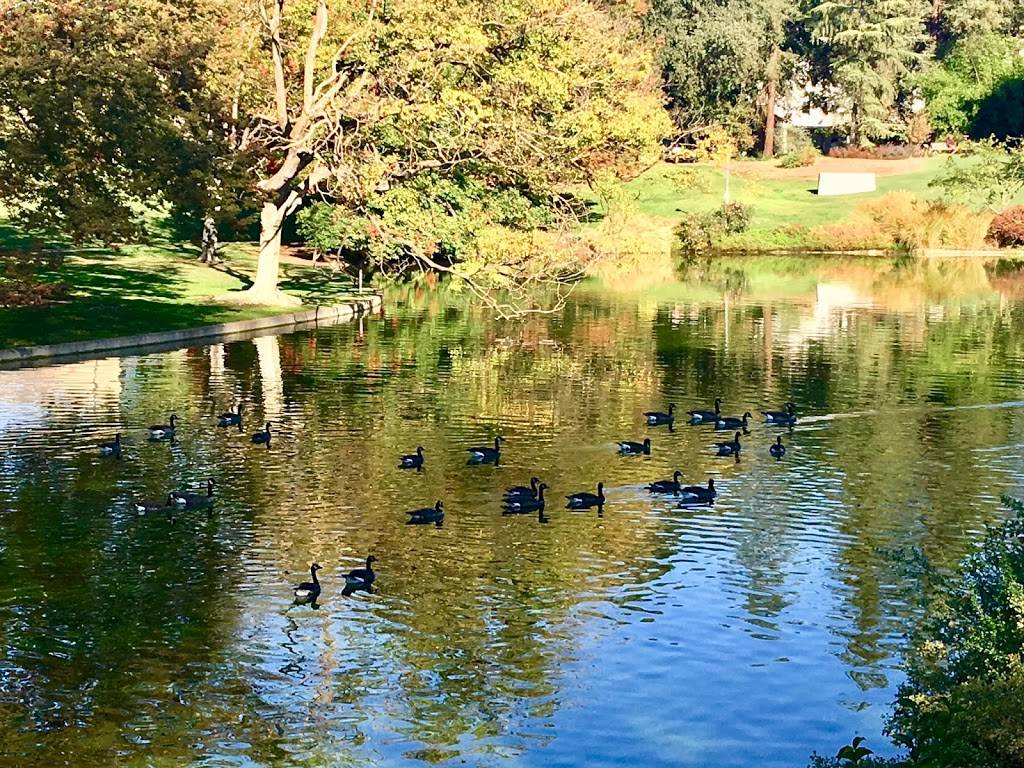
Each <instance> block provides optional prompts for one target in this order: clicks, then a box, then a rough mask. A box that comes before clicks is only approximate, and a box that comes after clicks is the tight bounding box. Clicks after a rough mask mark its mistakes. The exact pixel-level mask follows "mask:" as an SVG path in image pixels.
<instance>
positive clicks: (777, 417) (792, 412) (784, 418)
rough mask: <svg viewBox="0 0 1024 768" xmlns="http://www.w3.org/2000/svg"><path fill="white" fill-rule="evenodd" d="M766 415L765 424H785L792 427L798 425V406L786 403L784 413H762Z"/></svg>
mask: <svg viewBox="0 0 1024 768" xmlns="http://www.w3.org/2000/svg"><path fill="white" fill-rule="evenodd" d="M761 413H762V414H764V421H765V424H784V425H787V426H791V425H793V424H796V404H795V403H786V409H785V410H783V411H761Z"/></svg>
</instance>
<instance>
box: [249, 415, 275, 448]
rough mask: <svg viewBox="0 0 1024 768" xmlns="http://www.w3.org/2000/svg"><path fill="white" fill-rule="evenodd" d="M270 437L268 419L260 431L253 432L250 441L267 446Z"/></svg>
mask: <svg viewBox="0 0 1024 768" xmlns="http://www.w3.org/2000/svg"><path fill="white" fill-rule="evenodd" d="M270 438H271V435H270V422H269V421H268V422H267V426H266V427H265V428H264V429H263V431H262V432H254V433H253V435H252V441H253V442H254V443H256V444H257V445H266V446H268V447H269V445H270Z"/></svg>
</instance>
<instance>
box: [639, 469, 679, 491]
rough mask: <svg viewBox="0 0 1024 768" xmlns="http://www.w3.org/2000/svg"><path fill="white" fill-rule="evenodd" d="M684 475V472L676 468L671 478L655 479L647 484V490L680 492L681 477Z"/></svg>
mask: <svg viewBox="0 0 1024 768" xmlns="http://www.w3.org/2000/svg"><path fill="white" fill-rule="evenodd" d="M682 476H683V473H682V472H680V471H679V470H676V471H675V472H673V473H672V479H671V480H655V481H654V482H653V483H651V484H650V485H648V486H647V490H648V491H650V492H651V493H679V478H680V477H682Z"/></svg>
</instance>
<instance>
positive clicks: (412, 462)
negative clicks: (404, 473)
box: [398, 445, 423, 469]
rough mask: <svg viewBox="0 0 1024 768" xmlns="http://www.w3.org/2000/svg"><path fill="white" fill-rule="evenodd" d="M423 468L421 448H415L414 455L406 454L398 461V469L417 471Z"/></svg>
mask: <svg viewBox="0 0 1024 768" xmlns="http://www.w3.org/2000/svg"><path fill="white" fill-rule="evenodd" d="M422 466H423V446H422V445H421V446H419V447H417V448H416V453H408V454H406V455H405V456H403V457H402V458H401V459H399V460H398V468H399V469H419V468H420V467H422Z"/></svg>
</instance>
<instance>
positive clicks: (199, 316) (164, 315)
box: [0, 297, 272, 349]
mask: <svg viewBox="0 0 1024 768" xmlns="http://www.w3.org/2000/svg"><path fill="white" fill-rule="evenodd" d="M266 314H272V313H271V312H269V311H267V310H259V309H255V310H238V309H234V308H231V307H222V306H217V305H197V304H171V303H168V302H160V301H147V300H144V299H121V300H117V299H103V298H95V297H90V298H82V299H77V300H74V301H71V302H67V303H64V304H51V305H49V306H45V307H19V308H16V309H6V310H3V311H2V312H0V349H7V348H10V347H18V346H26V345H33V344H57V343H61V342H66V341H83V340H86V339H102V338H110V337H112V336H128V335H131V334H136V333H153V332H156V331H172V330H179V329H182V328H194V327H196V326H200V325H212V324H216V323H225V322H229V321H231V320H244V319H247V318H250V317H259V316H262V315H266Z"/></svg>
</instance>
